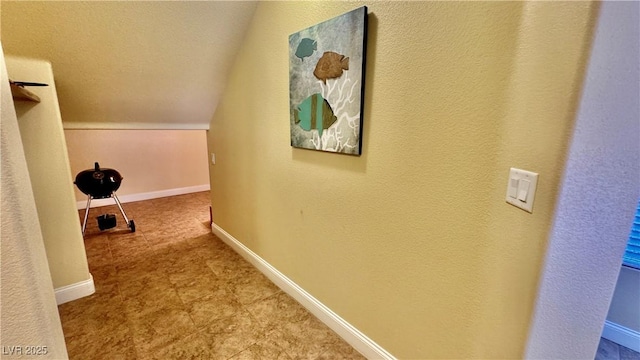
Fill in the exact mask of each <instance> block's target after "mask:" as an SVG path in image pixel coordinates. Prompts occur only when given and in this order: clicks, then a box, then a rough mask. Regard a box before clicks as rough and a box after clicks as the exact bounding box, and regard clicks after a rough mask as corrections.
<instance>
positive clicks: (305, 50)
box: [296, 38, 318, 61]
mask: <svg viewBox="0 0 640 360" xmlns="http://www.w3.org/2000/svg"><path fill="white" fill-rule="evenodd" d="M316 50H318V42H317V41H315V40H313V39H309V38H304V39H302V40H300V44H298V49H297V50H296V56H297V57H299V58H300V60H302V61H304V58H306V57H309V56H311V55H313V52H314V51H316Z"/></svg>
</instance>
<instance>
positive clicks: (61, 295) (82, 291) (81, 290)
mask: <svg viewBox="0 0 640 360" xmlns="http://www.w3.org/2000/svg"><path fill="white" fill-rule="evenodd" d="M54 292H55V294H56V303H57V304H58V305H60V304H64V303H67V302H69V301H73V300H77V299H80V298H83V297H85V296H89V295H91V294H93V293H95V292H96V287H95V286H94V284H93V276H92V275H91V274H89V279H88V280H84V281H80V282H77V283H75V284H71V285H67V286H63V287H59V288H57V289H55V290H54Z"/></svg>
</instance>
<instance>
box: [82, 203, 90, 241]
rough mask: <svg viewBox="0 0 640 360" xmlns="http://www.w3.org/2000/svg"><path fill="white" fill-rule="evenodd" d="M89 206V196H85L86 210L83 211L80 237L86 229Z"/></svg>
mask: <svg viewBox="0 0 640 360" xmlns="http://www.w3.org/2000/svg"><path fill="white" fill-rule="evenodd" d="M90 206H91V195H87V209H86V210H85V211H84V221H83V222H82V236H84V231H85V229H86V228H87V218H88V217H89V207H90Z"/></svg>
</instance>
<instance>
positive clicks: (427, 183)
mask: <svg viewBox="0 0 640 360" xmlns="http://www.w3.org/2000/svg"><path fill="white" fill-rule="evenodd" d="M360 5H368V6H369V13H370V17H369V40H368V46H369V48H368V51H367V57H368V58H367V74H366V89H365V106H364V138H363V139H364V140H363V141H364V142H363V155H362V156H360V157H353V156H344V155H338V154H330V153H323V152H315V151H308V150H301V149H293V148H291V147H290V146H289V143H290V141H289V134H290V133H289V114H288V109H289V104H288V102H289V94H288V41H287V40H288V36H289V34H291V33H293V32H296V31H298V30H301V29H303V28H306V27H308V26H311V25H314V24H316V23H318V22H320V21H323V20H326V19H329V18H331V17H333V16H336V15H339V14H342V13H344V12H346V11H349V10H351V9H354V8H356V7H358V6H360ZM596 8H597V7H596V6H595V5H593V4H591V3H588V2H570V3H569V2H566V3H551V2H536V3H524V2H513V3H504V2H406V3H405V2H372V3H367V4H365V3H355V2H348V3H347V2H294V3H290V2H261V3H260V4H259V5H258V8H257V10H256V13H255V17H254V20H253V23H252V25H251V28H250V29H249V31H248V33H247V36H246V38H245V41H244V43H243V44H242V47H241V50H240V52H239V54H238V58H237V60H236V63H235V65H234V68H233V70H232V72H231V74H230V78H229V83H228V86H227V89H226V91H225V94H224V97H223V100H222V101H221V102H220V104H219V107H218V109H217V111H216V114H215V115H214V117H213V119H212V121H211V130H210V132H209V140H208V141H209V149H210V151H212V152H215V153H216V158H217V164H216V165H213V166H211V188H212V192H211V194H212V195H211V196H212V204H213V211H214V222H215V223H216V224H217V225H219V226H220V227H222V228H223V229H224V230H226V231H227V232H229V233H230V234H231V235H233V236H234V237H235V238H237V239H238V240H240V241H242V242H243V243H244V244H245V245H247V246H248V247H249V248H251V250H253V251H254V252H256V253H257V254H259V255H260V256H261V257H263V258H264V259H265V260H267V261H268V262H269V263H271V264H272V265H273V266H275V267H276V268H277V269H278V270H280V271H281V272H283V273H284V274H285V275H286V276H288V277H289V278H291V279H292V280H293V281H295V282H296V283H297V284H298V285H300V286H302V287H303V288H304V289H305V290H306V291H308V292H309V293H310V294H312V295H313V296H314V297H316V298H317V299H319V300H320V301H321V302H323V303H324V304H325V305H327V306H328V307H329V308H331V309H332V310H333V311H334V312H336V313H337V314H338V315H339V316H341V317H342V318H344V319H345V320H347V321H348V322H349V323H351V324H352V325H354V326H355V327H356V328H358V329H359V330H361V331H362V332H364V333H365V334H366V335H367V336H369V337H370V338H371V339H373V340H374V341H375V342H377V343H378V344H379V345H381V346H382V347H384V348H385V349H386V350H388V351H389V352H391V353H392V354H393V355H395V356H397V357H399V358H487V357H493V358H498V357H499V358H518V357H522V356H523V350H524V346H525V341H526V337H527V329H528V326H529V321H530V316H531V312H532V307H533V302H534V300H535V295H536V289H537V280H538V275H539V272H540V269H541V261H542V258H543V254H544V252H545V246H546V241H547V233H548V231H549V228H550V224H551V220H552V218H553V213H554V203H555V201H556V197H557V189H558V184H559V179H560V177H561V175H562V170H563V163H564V159H565V152H566V148H567V140H568V138H569V136H570V133H571V130H572V122H573V118H574V115H575V107H576V104H577V99H578V95H579V89H580V87H581V81H582V76H583V72H584V67H585V61H586V58H587V57H588V49H589V43H590V38H591V29H592V27H593V24H592V22H593V19H594V16H595V12H596V10H597V9H596ZM511 166H514V167H520V168H524V169H528V170H531V171H535V172H538V173H539V174H540V179H539V182H538V192H537V195H536V200H535V205H534V209H533V214H529V213H526V212H524V211H522V210H519V209H517V208H515V207H513V206H511V205H508V204H506V203H505V201H504V196H505V192H506V183H507V175H508V170H509V167H511Z"/></svg>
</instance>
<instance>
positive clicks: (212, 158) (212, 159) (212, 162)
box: [211, 153, 216, 165]
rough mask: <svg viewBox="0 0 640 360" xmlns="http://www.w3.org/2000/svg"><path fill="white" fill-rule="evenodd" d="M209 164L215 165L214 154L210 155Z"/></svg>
mask: <svg viewBox="0 0 640 360" xmlns="http://www.w3.org/2000/svg"><path fill="white" fill-rule="evenodd" d="M211 164H213V165H215V164H216V154H214V153H211Z"/></svg>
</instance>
